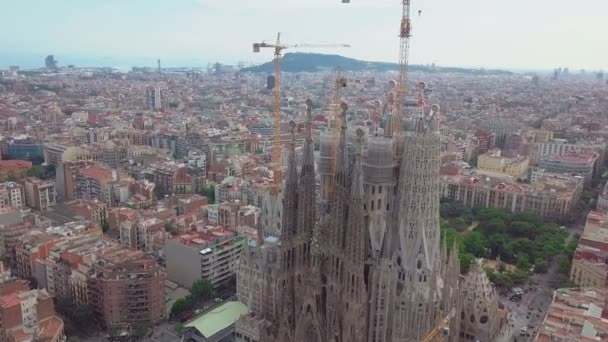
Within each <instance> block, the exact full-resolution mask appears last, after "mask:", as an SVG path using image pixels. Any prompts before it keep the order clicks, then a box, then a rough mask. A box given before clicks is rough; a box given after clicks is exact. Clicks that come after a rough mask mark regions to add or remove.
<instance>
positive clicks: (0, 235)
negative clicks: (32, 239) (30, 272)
mask: <svg viewBox="0 0 608 342" xmlns="http://www.w3.org/2000/svg"><path fill="white" fill-rule="evenodd" d="M15 214H18V217H19V221H18V222H15V223H10V224H2V225H0V241H1V242H2V243H3V244H2V251H3V253H2V256H3V257H4V258H5V260H6V261H8V263H9V265H10V266H11V267H15V265H16V260H17V259H16V257H15V246H17V245H18V244H19V243H20V242H21V239H22V237H23V236H24V235H25V234H26V233H27V232H28V231H30V230H31V229H33V226H32V225H31V224H29V223H27V222H23V220H22V219H21V214H20V213H19V212H15Z"/></svg>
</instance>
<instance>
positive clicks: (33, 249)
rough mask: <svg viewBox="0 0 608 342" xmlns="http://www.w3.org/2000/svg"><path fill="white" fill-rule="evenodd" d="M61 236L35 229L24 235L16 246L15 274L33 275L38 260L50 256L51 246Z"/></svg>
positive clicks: (26, 276) (23, 276)
mask: <svg viewBox="0 0 608 342" xmlns="http://www.w3.org/2000/svg"><path fill="white" fill-rule="evenodd" d="M58 238H59V236H57V235H52V234H48V233H46V232H41V231H33V232H30V233H29V234H27V235H24V236H23V238H22V239H21V242H20V243H19V244H17V245H16V246H15V258H16V262H17V263H16V267H15V274H16V275H17V276H19V277H21V278H28V277H32V276H34V275H35V273H36V262H37V261H38V260H44V259H46V258H47V257H48V256H49V253H50V251H51V248H52V247H53V245H54V244H55V242H56V240H57V239H58Z"/></svg>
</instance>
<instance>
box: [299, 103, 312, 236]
mask: <svg viewBox="0 0 608 342" xmlns="http://www.w3.org/2000/svg"><path fill="white" fill-rule="evenodd" d="M311 112H312V101H311V100H310V99H309V100H306V116H307V117H308V120H307V122H306V142H305V143H304V156H303V158H302V159H303V160H302V171H301V173H300V186H299V192H298V226H297V227H298V228H297V230H298V235H299V236H301V237H304V238H305V239H306V240H311V239H312V237H313V234H314V229H315V224H316V205H315V199H316V194H315V188H316V187H315V183H316V182H315V164H314V155H313V153H314V152H313V142H312V113H311Z"/></svg>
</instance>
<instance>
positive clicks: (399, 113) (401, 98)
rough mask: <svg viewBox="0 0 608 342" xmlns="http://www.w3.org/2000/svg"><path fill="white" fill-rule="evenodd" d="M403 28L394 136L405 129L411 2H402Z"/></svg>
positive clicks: (407, 0) (396, 88) (406, 0)
mask: <svg viewBox="0 0 608 342" xmlns="http://www.w3.org/2000/svg"><path fill="white" fill-rule="evenodd" d="M401 4H402V8H401V27H400V30H399V76H398V77H397V84H396V85H395V95H396V96H395V113H394V114H396V115H394V117H395V121H396V125H394V126H393V132H394V133H393V134H399V133H400V132H401V130H402V128H403V119H404V116H405V113H404V103H405V97H406V95H407V68H408V64H409V59H408V58H409V50H410V37H411V36H412V32H411V31H412V24H411V20H410V0H402V2H401Z"/></svg>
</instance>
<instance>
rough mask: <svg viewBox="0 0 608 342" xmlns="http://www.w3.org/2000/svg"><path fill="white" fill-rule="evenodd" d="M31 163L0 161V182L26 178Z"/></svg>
mask: <svg viewBox="0 0 608 342" xmlns="http://www.w3.org/2000/svg"><path fill="white" fill-rule="evenodd" d="M31 167H32V163H31V162H29V161H25V160H0V182H6V181H19V180H21V179H23V178H25V177H27V170H29V168H31Z"/></svg>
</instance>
